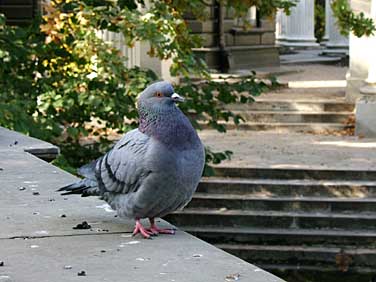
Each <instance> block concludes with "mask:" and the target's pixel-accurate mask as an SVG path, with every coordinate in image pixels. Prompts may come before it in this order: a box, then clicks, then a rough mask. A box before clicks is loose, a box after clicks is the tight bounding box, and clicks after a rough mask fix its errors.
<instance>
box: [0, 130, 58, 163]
mask: <svg viewBox="0 0 376 282" xmlns="http://www.w3.org/2000/svg"><path fill="white" fill-rule="evenodd" d="M3 150H6V151H9V150H11V151H13V150H15V151H19V150H20V151H25V152H29V153H31V154H33V155H35V156H37V157H39V158H42V159H46V160H52V159H54V158H56V157H57V155H58V154H59V148H58V147H56V146H54V145H52V144H50V143H47V142H44V141H42V140H39V139H36V138H32V137H29V136H26V135H24V134H21V133H18V132H15V131H11V130H9V129H6V128H4V127H0V151H3Z"/></svg>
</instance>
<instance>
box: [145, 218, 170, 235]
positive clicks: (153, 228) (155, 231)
mask: <svg viewBox="0 0 376 282" xmlns="http://www.w3.org/2000/svg"><path fill="white" fill-rule="evenodd" d="M149 220H150V228H149V229H147V231H149V232H151V233H152V234H155V235H158V234H170V235H175V229H171V228H159V227H158V226H157V225H156V224H155V221H154V218H150V219H149Z"/></svg>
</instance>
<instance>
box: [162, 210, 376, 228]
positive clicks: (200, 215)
mask: <svg viewBox="0 0 376 282" xmlns="http://www.w3.org/2000/svg"><path fill="white" fill-rule="evenodd" d="M165 219H166V220H167V221H169V222H171V223H172V224H174V225H176V226H184V225H195V226H221V227H222V226H226V227H249V226H252V227H265V228H271V227H273V228H301V229H313V228H316V229H328V228H338V229H342V230H352V229H369V230H376V225H375V221H376V213H359V212H358V213H353V214H346V213H324V212H322V213H318V212H314V213H312V212H280V211H250V210H249V211H244V210H221V209H185V210H182V211H177V212H174V213H172V214H169V215H167V216H166V217H165Z"/></svg>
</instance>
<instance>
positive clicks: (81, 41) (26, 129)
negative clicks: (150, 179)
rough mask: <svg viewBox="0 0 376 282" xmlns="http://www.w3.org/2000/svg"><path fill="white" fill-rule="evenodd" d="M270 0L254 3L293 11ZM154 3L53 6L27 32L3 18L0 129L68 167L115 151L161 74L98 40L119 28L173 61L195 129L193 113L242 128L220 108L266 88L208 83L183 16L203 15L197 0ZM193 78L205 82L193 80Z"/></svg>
mask: <svg viewBox="0 0 376 282" xmlns="http://www.w3.org/2000/svg"><path fill="white" fill-rule="evenodd" d="M230 2H231V1H230ZM240 2H242V1H234V4H237V3H240ZM244 2H245V3H248V4H249V3H250V1H244ZM251 2H252V1H251ZM266 2H268V1H262V4H260V5H261V6H262V7H264V8H263V9H264V10H265V11H267V10H268V9H275V8H276V7H277V6H278V5H280V6H283V7H288V5H289V4H288V2H289V1H269V2H268V3H270V5H269V6H268V5H266V4H265V3H266ZM153 3H154V5H152V6H150V7H144V8H143V9H144V11H143V12H142V13H141V12H140V11H139V9H136V8H137V7H138V6H139V5H142V1H138V2H136V1H132V0H119V1H99V0H65V1H62V0H52V1H51V4H50V5H48V6H45V7H44V9H45V15H44V16H43V18H37V19H35V21H34V23H33V24H32V25H31V26H29V27H26V28H25V27H11V26H7V25H5V18H4V17H3V16H0V77H1V80H0V89H2V91H1V92H0V125H2V126H6V127H8V128H11V129H14V130H17V131H21V132H23V133H26V134H29V135H31V136H34V137H37V138H40V139H43V140H46V141H49V142H52V143H55V144H57V145H58V146H59V147H60V148H61V149H62V156H61V157H60V158H59V159H58V160H57V161H56V163H57V164H59V165H61V166H63V167H65V168H69V167H71V166H73V167H77V166H80V165H82V164H84V163H86V162H88V161H89V160H91V159H93V158H96V157H97V156H99V155H100V154H102V153H103V152H104V151H106V150H107V149H108V148H109V146H111V144H112V142H113V141H112V140H113V139H112V137H113V136H118V135H119V134H122V133H124V132H125V131H127V130H129V129H130V128H133V127H135V126H136V124H137V123H136V122H137V110H136V108H135V100H136V97H137V95H138V93H140V92H141V91H142V90H143V89H144V88H145V87H146V86H147V85H148V84H149V83H150V82H152V81H155V80H156V79H157V77H156V76H155V74H154V73H153V72H151V71H149V70H143V69H140V68H137V67H136V68H131V69H128V68H126V67H125V65H124V61H125V60H126V59H127V58H124V57H122V56H121V54H119V51H118V50H117V49H116V48H114V47H113V46H111V45H110V44H108V43H106V42H104V41H103V40H102V39H100V38H99V37H98V36H97V33H98V31H100V30H109V31H114V32H122V33H123V35H124V37H125V39H126V42H127V44H128V45H129V46H133V44H134V43H135V42H136V41H142V40H145V41H148V42H149V43H150V46H151V47H150V51H149V55H150V56H155V57H158V58H160V59H167V58H172V59H173V62H174V63H173V65H172V68H171V73H172V74H174V75H180V76H182V77H185V80H184V83H182V84H181V85H177V86H176V88H177V91H180V92H181V94H183V95H184V96H186V98H187V103H186V105H182V109H183V110H184V111H186V112H187V113H188V114H190V116H191V118H192V121H193V123H194V124H195V125H196V126H197V127H199V124H198V123H197V118H198V117H199V118H203V119H204V118H205V119H206V120H207V121H208V123H209V125H210V126H212V127H213V128H216V129H218V130H221V131H224V130H225V127H224V126H223V125H221V124H220V123H219V122H218V121H219V120H220V119H224V120H231V119H232V120H233V121H234V122H235V123H239V122H240V121H241V117H240V116H238V115H235V114H233V113H232V112H231V111H228V110H226V109H224V107H223V106H224V105H225V104H228V103H232V102H235V101H238V102H242V103H247V102H250V101H252V95H258V94H260V93H261V92H262V91H264V90H265V89H266V85H265V84H264V83H263V82H259V81H257V80H256V79H255V75H254V74H252V75H250V76H248V77H245V78H243V79H241V80H236V79H235V80H234V79H232V80H231V81H227V80H225V81H223V80H222V81H213V80H210V79H209V76H208V72H207V68H206V66H205V64H204V62H203V61H200V60H199V59H197V58H195V57H194V56H193V54H192V48H193V47H197V46H200V40H199V38H197V37H195V36H194V35H192V34H191V33H189V29H188V28H187V26H186V24H185V22H184V20H183V14H184V13H186V12H191V13H193V14H194V15H196V16H197V17H205V13H204V12H205V10H207V9H206V4H205V3H204V2H203V1H199V0H194V1H181V0H175V1H167V0H166V1H153ZM260 3H261V1H260ZM248 4H247V5H248ZM239 7H240V6H239ZM239 7H235V10H236V9H239ZM267 7H269V8H267ZM193 74H194V75H195V76H196V77H197V76H198V77H201V78H205V79H206V81H205V80H204V82H201V83H198V82H193V81H192V80H191V79H190V78H189V77H190V76H191V75H193ZM216 154H217V153H214V155H213V154H212V155H210V154H208V161H214V162H216V161H217V160H220V159H223V156H227V157H228V156H229V155H228V154H226V153H225V154H224V155H221V154H219V155H218V154H217V155H216Z"/></svg>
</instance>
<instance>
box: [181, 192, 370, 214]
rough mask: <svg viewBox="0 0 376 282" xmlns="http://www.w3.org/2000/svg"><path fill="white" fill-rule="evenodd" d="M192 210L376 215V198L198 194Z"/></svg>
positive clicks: (190, 206) (192, 202) (191, 205)
mask: <svg viewBox="0 0 376 282" xmlns="http://www.w3.org/2000/svg"><path fill="white" fill-rule="evenodd" d="M187 207H188V208H194V209H204V208H207V209H219V208H220V209H228V210H233V209H235V210H255V211H257V210H260V211H262V210H268V211H286V212H289V211H294V212H300V211H306V212H376V198H343V197H341V198H339V197H278V198H275V197H268V195H267V194H264V195H263V196H261V197H254V196H251V195H231V194H212V193H211V194H207V193H195V195H194V196H193V199H192V201H191V202H190V203H189V204H188V206H187Z"/></svg>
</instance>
